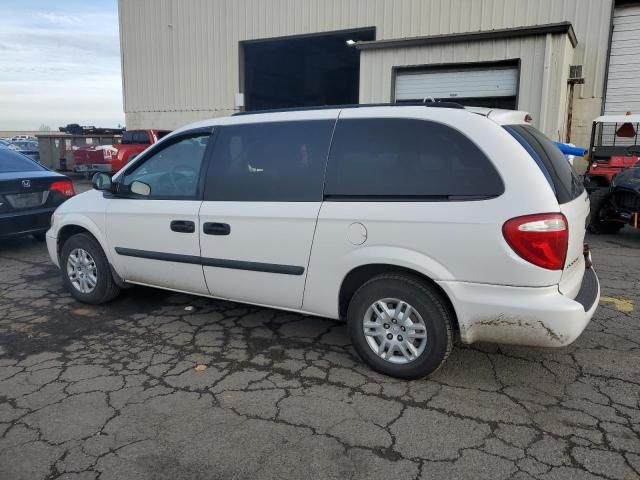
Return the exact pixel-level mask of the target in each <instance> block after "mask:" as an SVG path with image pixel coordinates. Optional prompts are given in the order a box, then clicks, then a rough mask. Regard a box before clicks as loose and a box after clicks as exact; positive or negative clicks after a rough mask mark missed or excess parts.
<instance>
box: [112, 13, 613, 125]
mask: <svg viewBox="0 0 640 480" xmlns="http://www.w3.org/2000/svg"><path fill="white" fill-rule="evenodd" d="M118 5H119V13H120V15H119V16H120V29H121V50H122V57H123V58H122V63H123V75H124V82H123V85H124V98H125V112H126V113H127V114H130V113H135V112H138V113H139V114H140V115H137V116H131V115H127V121H128V122H129V120H130V118H134V117H138V118H140V119H142V118H150V117H151V116H153V115H151V114H153V112H158V111H161V112H177V111H182V112H184V111H190V112H193V115H192V116H191V117H192V118H198V117H200V116H201V115H203V116H214V115H225V114H228V113H230V112H231V111H232V110H233V96H234V94H235V93H236V92H238V91H239V58H238V42H239V41H240V40H247V39H257V38H269V37H276V36H284V35H294V34H302V33H310V32H322V31H332V30H341V29H349V28H359V27H369V26H375V27H376V29H377V38H378V39H389V38H399V37H410V36H419V35H434V34H440V33H461V32H469V31H477V30H489V29H494V28H506V27H515V26H525V25H539V24H545V23H552V22H559V21H563V20H568V21H570V22H571V23H572V24H573V26H574V28H575V31H576V34H577V37H578V41H579V45H578V47H577V50H576V55H575V60H574V62H575V63H583V64H584V74H585V85H584V86H582V87H581V88H579V89H578V92H577V93H578V94H581V95H582V96H584V97H600V96H601V94H602V89H603V82H604V69H605V64H606V63H605V62H606V52H607V43H608V27H609V18H610V15H611V5H612V0H535V1H532V0H450V1H447V0H119V2H118ZM471 48H472V49H473V48H477V47H471ZM497 48H498V47H497ZM499 48H506V47H505V46H504V45H502V46H501V47H499ZM447 49H449V50H451V49H453V51H455V54H456V55H458V57H469V55H466V54H463V53H462V52H459V51H458V50H457V49H456V48H455V47H449V46H447V47H444V48H443V50H447ZM509 53H510V52H509ZM368 81H370V82H371V83H373V84H375V83H376V82H380V81H385V80H384V79H380V78H369V79H368ZM521 86H522V85H521ZM144 112H149V113H150V115H148V116H146V115H142V114H143V113H144ZM158 118H169V117H166V116H165V117H163V116H159V117H158ZM167 121H168V120H167ZM171 123H173V120H171ZM163 126H175V125H166V124H165V125H163Z"/></svg>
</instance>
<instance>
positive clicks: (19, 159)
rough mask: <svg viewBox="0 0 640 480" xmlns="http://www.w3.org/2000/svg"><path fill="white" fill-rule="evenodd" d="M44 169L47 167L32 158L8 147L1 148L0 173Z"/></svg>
mask: <svg viewBox="0 0 640 480" xmlns="http://www.w3.org/2000/svg"><path fill="white" fill-rule="evenodd" d="M42 170H46V168H44V167H43V166H41V165H39V164H38V163H36V162H34V161H33V160H31V159H30V158H27V157H25V156H24V155H22V154H20V153H17V152H14V151H13V150H9V149H8V148H0V173H7V172H40V171H42Z"/></svg>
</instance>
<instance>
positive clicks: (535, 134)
mask: <svg viewBox="0 0 640 480" xmlns="http://www.w3.org/2000/svg"><path fill="white" fill-rule="evenodd" d="M505 129H506V130H507V131H508V132H509V133H510V134H511V135H512V136H513V137H514V138H515V139H516V140H518V142H520V144H521V145H522V146H523V147H524V148H525V150H527V152H528V153H529V155H531V158H533V160H534V161H535V162H536V164H537V165H538V167H540V170H541V171H542V173H543V174H544V176H545V177H546V179H547V181H548V182H549V184H550V185H551V188H552V189H553V191H554V192H555V194H556V198H557V199H558V203H560V204H563V203H568V202H570V201H572V200H574V199H576V198H578V197H579V196H580V195H581V194H582V192H583V191H584V186H583V184H582V182H581V181H580V178H578V174H577V173H576V171H575V170H574V169H573V167H572V166H571V164H570V163H569V161H568V160H567V158H566V157H565V156H564V155H563V153H562V152H561V151H560V149H559V148H558V147H557V146H556V145H555V144H554V143H553V142H552V141H551V140H549V139H548V138H547V137H546V136H545V135H544V134H543V133H542V132H540V131H539V130H537V129H535V128H534V127H532V126H530V125H509V126H506V127H505Z"/></svg>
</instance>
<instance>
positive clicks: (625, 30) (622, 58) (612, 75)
mask: <svg viewBox="0 0 640 480" xmlns="http://www.w3.org/2000/svg"><path fill="white" fill-rule="evenodd" d="M609 61H610V63H609V80H608V82H607V96H606V102H605V109H604V110H605V113H626V112H629V111H630V112H633V113H639V112H640V87H639V86H638V78H639V77H640V5H633V6H626V7H620V8H616V10H615V13H614V15H613V35H612V38H611V56H610V59H609Z"/></svg>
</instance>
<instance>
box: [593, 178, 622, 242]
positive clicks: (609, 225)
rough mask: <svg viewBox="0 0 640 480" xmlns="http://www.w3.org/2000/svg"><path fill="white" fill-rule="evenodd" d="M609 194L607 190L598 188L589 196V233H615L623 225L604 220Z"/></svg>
mask: <svg viewBox="0 0 640 480" xmlns="http://www.w3.org/2000/svg"><path fill="white" fill-rule="evenodd" d="M610 197H611V193H610V192H609V189H608V188H599V189H597V190H594V191H593V192H591V194H590V195H589V202H590V203H591V220H590V221H589V231H590V232H592V233H595V234H601V233H616V232H617V231H618V230H620V229H621V228H622V227H624V223H622V222H615V221H610V220H606V219H605V215H606V211H605V210H604V209H605V208H606V207H607V203H608V202H609V198H610Z"/></svg>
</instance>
